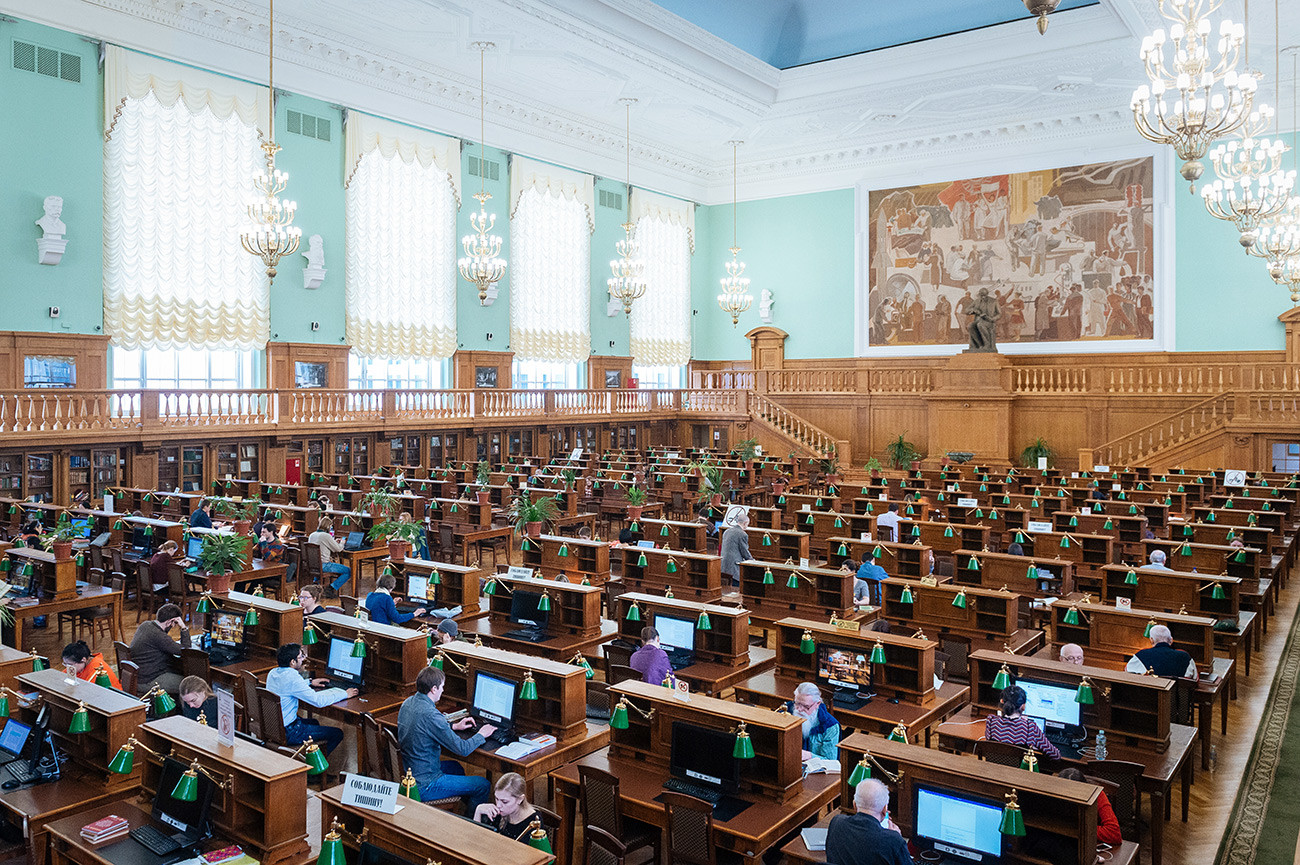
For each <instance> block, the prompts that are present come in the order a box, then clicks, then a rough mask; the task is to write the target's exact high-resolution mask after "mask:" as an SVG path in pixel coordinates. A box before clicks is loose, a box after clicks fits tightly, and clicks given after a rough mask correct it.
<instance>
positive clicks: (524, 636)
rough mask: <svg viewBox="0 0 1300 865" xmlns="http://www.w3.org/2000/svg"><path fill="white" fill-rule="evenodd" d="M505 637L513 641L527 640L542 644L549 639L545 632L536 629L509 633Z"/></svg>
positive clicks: (524, 629)
mask: <svg viewBox="0 0 1300 865" xmlns="http://www.w3.org/2000/svg"><path fill="white" fill-rule="evenodd" d="M504 636H506V637H509V638H510V639H512V640H527V641H528V642H530V643H540V642H542V641H543V640H546V639H548V638H549V635H548V634H547V633H546V632H545V631H538V630H536V629H534V628H523V629H521V630H518V631H507V632H506V633H505V634H504Z"/></svg>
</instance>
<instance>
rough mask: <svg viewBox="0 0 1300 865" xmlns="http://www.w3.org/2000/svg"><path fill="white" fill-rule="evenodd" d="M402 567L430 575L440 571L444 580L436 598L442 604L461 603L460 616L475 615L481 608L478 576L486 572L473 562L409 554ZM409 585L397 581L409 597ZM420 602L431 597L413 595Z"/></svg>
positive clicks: (436, 591) (411, 571)
mask: <svg viewBox="0 0 1300 865" xmlns="http://www.w3.org/2000/svg"><path fill="white" fill-rule="evenodd" d="M400 565H401V568H402V570H403V571H404V573H405V575H406V576H410V575H412V574H417V575H420V576H424V577H428V576H429V575H430V574H432V573H433V572H434V571H437V572H438V579H439V580H440V581H441V583H440V584H439V585H438V586H437V587H430V588H433V589H434V601H433V603H435V604H437V605H438V606H439V607H460V608H461V614H460V615H459V616H457V617H456V618H457V619H472V618H474V617H475V616H477V615H478V612H479V591H480V590H479V578H480V577H485V576H486V572H485V571H484V570H483V569H482V568H476V567H474V566H473V565H453V564H451V563H450V562H434V561H430V560H429V559H415V558H411V557H410V556H407V557H406V558H405V559H403V560H402V561H401V562H400ZM406 588H407V587H406V585H405V584H404V583H402V582H399V583H398V585H397V594H399V595H402V596H403V597H406ZM410 600H412V601H415V602H417V603H419V602H422V601H427V600H429V598H428V597H427V595H426V597H423V598H410Z"/></svg>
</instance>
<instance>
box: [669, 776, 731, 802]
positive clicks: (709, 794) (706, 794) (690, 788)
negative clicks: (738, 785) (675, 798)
mask: <svg viewBox="0 0 1300 865" xmlns="http://www.w3.org/2000/svg"><path fill="white" fill-rule="evenodd" d="M664 789H665V790H669V791H671V792H673V793H685V794H686V795H687V796H694V797H695V798H696V799H703V800H704V801H705V802H709V803H710V804H713V805H716V804H718V802H719V801H721V799H722V796H723V793H722V791H721V790H715V789H713V788H712V787H703V786H701V785H699V784H692V783H691V782H690V781H683V780H682V779H681V778H669V779H668V780H667V781H665V782H664Z"/></svg>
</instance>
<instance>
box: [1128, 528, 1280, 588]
mask: <svg viewBox="0 0 1300 865" xmlns="http://www.w3.org/2000/svg"><path fill="white" fill-rule="evenodd" d="M1170 534H1171V535H1172V536H1173V538H1174V540H1169V541H1165V540H1159V539H1157V540H1148V541H1143V542H1142V546H1143V552H1144V553H1145V554H1146V555H1145V556H1144V557H1143V561H1144V562H1145V561H1150V559H1151V552H1152V550H1164V551H1165V555H1166V556H1167V557H1168V558H1167V561H1166V562H1165V564H1166V565H1168V566H1169V567H1171V568H1173V569H1174V570H1176V571H1190V570H1192V569H1193V568H1194V569H1196V570H1197V571H1198V572H1200V573H1203V574H1228V575H1229V576H1233V577H1241V578H1242V579H1243V580H1258V579H1259V578H1260V577H1264V576H1269V575H1270V574H1268V573H1261V571H1262V570H1263V571H1267V570H1270V566H1271V561H1268V560H1264V561H1261V559H1263V558H1264V555H1263V552H1262V551H1261V550H1259V549H1257V548H1255V547H1231V546H1223V545H1219V544H1202V543H1197V542H1195V541H1192V540H1191V539H1190V538H1182V530H1181V529H1180V528H1179V527H1178V526H1174V528H1173V529H1171V530H1170Z"/></svg>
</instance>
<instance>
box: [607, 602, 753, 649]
mask: <svg viewBox="0 0 1300 865" xmlns="http://www.w3.org/2000/svg"><path fill="white" fill-rule="evenodd" d="M616 604H617V611H616V612H615V615H617V616H618V634H619V636H620V637H622V638H623V639H624V640H627V641H628V642H631V643H636V642H639V641H640V639H641V629H642V628H644V627H645V626H646V625H650V624H653V623H654V617H655V616H656V615H658V614H660V613H662V614H664V615H665V616H677V617H678V618H690V619H695V620H696V621H697V622H698V620H699V618H700V615H701V614H708V616H709V622H710V627H709V628H708V629H704V628H699V627H697V628H696V629H695V658H696V661H697V662H703V663H715V664H722V665H724V666H728V667H743V666H744V665H745V664H746V663H747V662H748V660H749V611H748V610H744V609H741V608H740V607H732V606H722V605H720V604H706V603H700V602H698V601H688V600H683V599H681V598H665V597H663V596H662V595H647V594H642V593H640V592H624V593H623V594H621V595H619V596H618V599H617V600H616ZM633 604H636V607H637V614H638V618H636V619H629V618H628V613H629V612H630V611H631V609H632V605H633Z"/></svg>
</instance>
